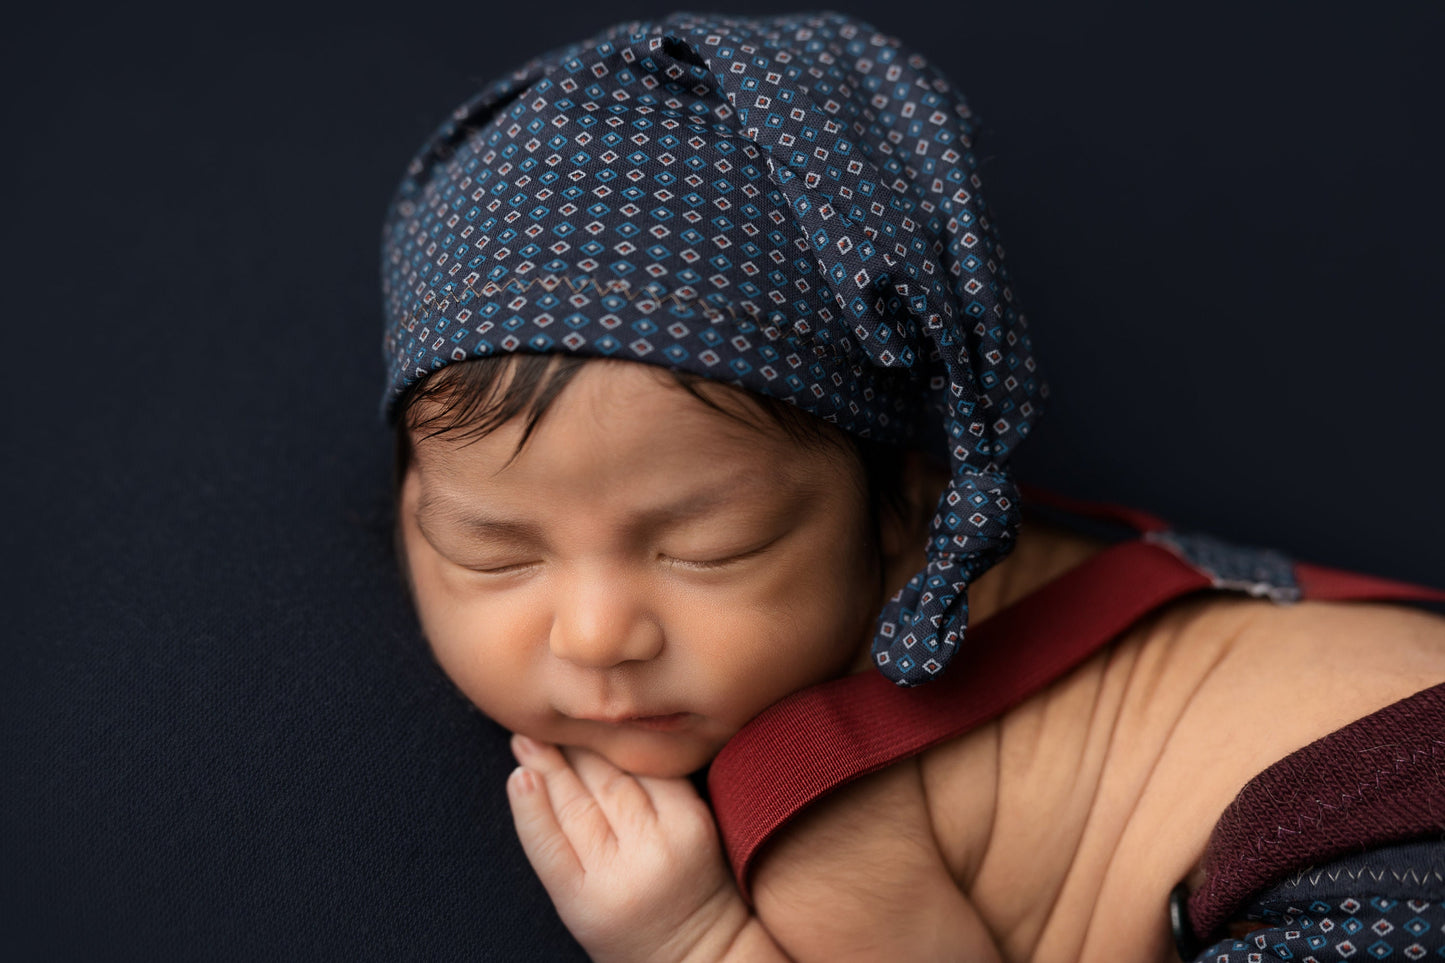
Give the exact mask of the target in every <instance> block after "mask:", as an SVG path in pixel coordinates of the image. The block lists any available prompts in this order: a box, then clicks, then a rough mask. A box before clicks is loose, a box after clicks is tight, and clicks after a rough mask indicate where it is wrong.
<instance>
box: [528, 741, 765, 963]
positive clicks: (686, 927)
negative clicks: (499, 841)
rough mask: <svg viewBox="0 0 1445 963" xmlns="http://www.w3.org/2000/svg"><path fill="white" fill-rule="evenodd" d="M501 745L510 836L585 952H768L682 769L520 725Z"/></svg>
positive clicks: (632, 955)
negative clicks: (644, 764) (620, 756)
mask: <svg viewBox="0 0 1445 963" xmlns="http://www.w3.org/2000/svg"><path fill="white" fill-rule="evenodd" d="M512 752H513V753H514V754H515V755H516V757H517V760H518V761H519V762H520V763H521V764H522V765H521V766H520V767H519V768H518V769H517V770H516V771H515V772H513V773H512V775H511V777H510V778H509V779H508V780H507V795H508V798H509V800H510V802H511V805H512V818H513V820H514V821H515V822H516V825H517V835H518V836H519V837H520V838H521V840H522V848H523V850H525V851H526V853H527V858H528V859H529V860H530V861H531V863H532V868H533V869H535V870H536V871H537V875H538V876H539V877H540V878H541V880H542V885H543V886H545V887H546V888H547V893H548V894H549V895H550V896H551V897H552V903H553V904H554V905H555V906H556V907H557V912H558V914H559V915H560V916H561V917H562V922H563V923H565V924H566V925H567V928H568V929H569V930H571V931H572V935H573V936H575V937H576V938H577V941H578V942H579V943H581V944H582V946H583V947H584V948H585V949H586V950H587V952H588V954H589V955H591V957H592V959H593V960H594V961H599V963H601V961H614V960H615V961H619V963H633V961H639V960H647V961H652V960H659V961H669V960H676V961H679V963H681V961H686V963H694V961H699V963H700V961H713V960H721V959H724V958H725V957H727V956H728V955H729V954H730V953H732V954H737V955H738V956H739V957H741V958H748V959H759V958H768V957H769V956H772V954H773V952H775V951H774V950H772V949H771V940H768V939H767V934H766V932H765V931H763V930H762V927H761V925H760V924H758V922H757V920H756V919H754V918H753V917H752V916H751V914H750V913H749V912H748V909H747V906H746V904H744V903H743V900H742V896H741V895H740V894H739V893H738V891H737V888H736V887H735V886H734V885H733V882H732V878H731V877H730V876H729V875H728V871H727V867H726V865H725V864H724V863H723V858H722V850H721V848H720V847H719V845H718V837H717V830H716V829H715V828H714V825H713V819H712V813H710V812H709V811H708V808H707V805H706V804H705V803H704V802H703V801H702V800H701V799H700V798H698V795H697V793H696V792H695V791H694V790H693V788H692V786H690V785H689V784H688V783H687V781H686V780H684V779H655V778H650V777H645V776H633V775H631V774H630V773H626V772H623V771H622V770H621V769H618V768H617V767H616V766H614V765H612V764H611V763H610V762H608V761H607V760H606V759H603V758H602V757H601V756H599V755H597V754H596V753H594V752H588V751H587V750H584V749H568V750H566V752H565V755H564V753H563V752H561V751H558V750H557V749H556V748H555V747H553V746H549V745H545V744H542V743H539V742H535V741H534V740H531V739H528V738H526V737H525V736H514V737H513V739H512ZM758 951H762V954H764V955H759V952H758ZM779 955H780V954H779Z"/></svg>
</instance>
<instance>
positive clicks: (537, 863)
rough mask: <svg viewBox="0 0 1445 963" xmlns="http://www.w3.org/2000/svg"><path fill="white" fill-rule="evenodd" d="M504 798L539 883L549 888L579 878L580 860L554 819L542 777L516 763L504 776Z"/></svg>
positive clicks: (581, 871)
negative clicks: (505, 786) (514, 767)
mask: <svg viewBox="0 0 1445 963" xmlns="http://www.w3.org/2000/svg"><path fill="white" fill-rule="evenodd" d="M507 801H508V802H509V803H511V806H512V824H513V825H514V826H516V827H517V838H518V839H519V840H521V842H522V851H523V852H524V853H526V854H527V861H528V862H529V863H531V864H532V868H533V869H534V870H536V871H537V876H538V878H539V879H541V880H542V884H543V885H544V886H546V887H547V888H548V890H551V889H552V888H553V886H554V885H558V886H563V887H568V883H569V882H571V881H574V880H576V879H578V878H579V877H580V876H581V875H582V874H583V872H584V870H583V867H582V863H581V861H580V860H579V859H578V858H577V853H576V851H575V850H573V848H572V844H571V843H570V842H569V841H568V840H567V834H566V833H564V832H563V831H562V827H561V825H560V824H558V822H557V815H556V813H554V812H553V811H552V803H551V801H550V800H549V799H548V798H547V784H546V783H545V782H544V781H543V779H542V777H541V776H539V775H538V774H537V773H535V772H532V771H531V770H529V769H526V768H523V767H522V766H518V767H517V768H516V769H514V770H513V771H512V774H511V775H510V776H508V777H507ZM568 888H570V887H568Z"/></svg>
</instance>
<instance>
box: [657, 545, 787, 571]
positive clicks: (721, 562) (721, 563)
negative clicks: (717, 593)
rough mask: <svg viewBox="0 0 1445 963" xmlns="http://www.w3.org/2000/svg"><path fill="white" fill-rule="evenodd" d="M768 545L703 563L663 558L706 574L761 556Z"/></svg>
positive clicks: (668, 557) (670, 557)
mask: <svg viewBox="0 0 1445 963" xmlns="http://www.w3.org/2000/svg"><path fill="white" fill-rule="evenodd" d="M770 545H772V542H768V543H767V545H759V546H758V547H757V548H750V549H748V550H747V551H746V552H738V553H737V554H735V555H729V556H727V557H726V558H712V559H706V560H704V561H691V560H689V559H685V558H673V557H672V556H664V557H665V558H667V559H668V561H669V562H671V563H672V564H673V565H676V566H679V567H680V568H687V569H692V570H694V571H702V572H706V571H710V570H712V569H717V568H724V567H725V566H728V565H731V564H733V563H734V562H741V561H743V560H744V559H748V558H752V557H753V556H754V555H758V554H761V553H762V552H763V551H764V550H765V549H767V548H768V547H769V546H770Z"/></svg>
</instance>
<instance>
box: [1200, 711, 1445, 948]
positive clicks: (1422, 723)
mask: <svg viewBox="0 0 1445 963" xmlns="http://www.w3.org/2000/svg"><path fill="white" fill-rule="evenodd" d="M1442 831H1445V683H1442V684H1440V685H1437V686H1434V687H1432V688H1429V689H1425V690H1424V691H1422V692H1419V693H1416V694H1415V695H1413V696H1411V697H1409V698H1408V699H1403V700H1401V701H1399V702H1396V703H1395V704H1393V705H1390V706H1386V707H1385V708H1383V709H1381V710H1380V711H1379V712H1376V713H1374V714H1373V715H1369V716H1366V717H1365V718H1363V719H1360V720H1357V721H1355V722H1353V723H1351V724H1350V725H1348V726H1346V727H1345V728H1343V729H1340V730H1338V731H1336V732H1332V733H1330V734H1329V735H1327V736H1325V737H1324V738H1323V739H1320V740H1318V741H1317V742H1312V743H1310V744H1309V745H1308V746H1305V747H1304V748H1303V749H1300V750H1299V751H1298V752H1295V753H1292V754H1290V755H1289V756H1286V757H1285V758H1284V759H1281V760H1280V761H1279V762H1277V763H1275V764H1274V765H1272V766H1270V767H1269V768H1268V769H1266V770H1265V771H1264V772H1262V773H1260V774H1259V775H1258V776H1255V777H1254V779H1252V780H1251V781H1250V782H1249V783H1248V784H1247V785H1246V786H1245V787H1244V789H1242V790H1241V791H1240V793H1239V795H1238V796H1237V797H1236V798H1235V800H1234V802H1233V803H1231V804H1230V806H1229V808H1228V809H1226V810H1225V811H1224V815H1223V816H1222V817H1220V820H1219V823H1218V824H1217V825H1216V826H1215V827H1214V834H1213V835H1212V836H1211V837H1210V840H1209V844H1208V847H1207V848H1206V850H1205V854H1204V867H1203V868H1204V874H1205V881H1204V885H1202V886H1201V887H1200V888H1199V889H1198V890H1196V891H1195V892H1194V893H1193V895H1191V896H1190V898H1189V918H1190V920H1191V922H1192V924H1193V927H1194V932H1195V935H1196V936H1197V937H1199V938H1200V939H1201V940H1203V941H1206V942H1207V941H1208V940H1209V939H1210V938H1211V937H1212V936H1213V934H1214V933H1215V931H1216V930H1218V929H1219V928H1220V927H1221V926H1223V925H1224V924H1225V923H1227V922H1228V921H1229V920H1230V919H1232V918H1233V916H1234V915H1235V913H1236V911H1237V910H1238V909H1239V908H1240V906H1242V905H1243V904H1244V902H1245V901H1246V900H1248V899H1249V897H1250V896H1252V895H1253V894H1254V893H1256V892H1258V891H1259V890H1261V889H1263V888H1265V887H1266V886H1268V885H1269V884H1271V883H1273V882H1275V881H1276V880H1278V879H1280V878H1281V877H1283V876H1285V875H1287V874H1288V873H1289V872H1290V871H1291V870H1294V869H1297V868H1298V867H1300V866H1305V865H1308V864H1310V863H1317V862H1321V861H1324V860H1328V859H1332V858H1335V857H1337V856H1341V855H1344V854H1347V853H1353V852H1359V851H1361V850H1364V849H1368V848H1370V847H1372V846H1379V845H1382V844H1384V843H1390V842H1401V841H1404V840H1407V839H1410V838H1412V837H1416V836H1422V835H1426V834H1429V833H1440V832H1442Z"/></svg>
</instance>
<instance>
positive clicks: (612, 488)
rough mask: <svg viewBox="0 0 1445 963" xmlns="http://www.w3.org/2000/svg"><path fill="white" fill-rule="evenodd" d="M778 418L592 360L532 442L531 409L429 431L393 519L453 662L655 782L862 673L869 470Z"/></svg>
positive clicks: (873, 596)
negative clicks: (472, 435)
mask: <svg viewBox="0 0 1445 963" xmlns="http://www.w3.org/2000/svg"><path fill="white" fill-rule="evenodd" d="M764 420H765V418H764V416H761V415H758V414H756V413H753V414H752V421H753V422H755V423H757V424H758V425H759V427H752V426H750V425H749V424H743V423H741V422H739V421H738V420H737V419H735V418H730V417H728V416H726V415H724V414H722V413H719V412H717V411H714V410H712V409H710V408H708V407H707V406H706V405H704V404H702V403H701V402H699V401H698V400H696V399H695V398H692V397H691V396H690V395H688V394H687V393H686V392H685V391H683V390H682V389H681V388H679V387H678V386H677V385H676V384H675V383H673V382H672V380H671V379H670V377H669V376H668V374H667V373H666V372H663V371H658V370H654V369H652V368H648V367H645V366H643V365H638V364H628V363H597V364H588V365H585V366H583V368H582V369H581V370H580V371H579V372H578V373H577V375H576V376H575V378H574V379H573V381H572V382H571V384H570V385H569V386H568V387H567V388H566V390H565V391H563V392H562V394H561V395H560V396H559V397H558V398H557V399H556V400H555V401H554V402H553V404H552V407H551V408H550V409H549V410H548V412H547V413H546V414H545V415H544V416H543V418H542V420H541V422H540V423H539V424H538V426H537V429H536V430H535V432H534V433H533V435H532V437H531V438H530V439H529V440H528V442H527V444H526V446H525V447H524V448H522V450H521V452H520V453H519V454H518V453H517V452H516V449H517V444H518V442H519V440H520V438H521V433H522V426H521V425H520V424H518V423H516V421H514V422H512V423H508V424H505V425H503V426H502V427H501V428H499V429H498V430H496V431H495V432H493V433H491V434H489V435H487V436H486V437H483V438H482V439H480V440H477V441H474V442H471V443H470V444H468V443H466V442H464V441H463V442H458V441H457V440H455V439H454V438H449V437H447V436H442V437H440V438H436V439H430V440H425V441H418V442H416V444H415V447H414V452H415V457H414V458H413V459H412V464H411V467H410V469H409V470H408V472H407V475H406V476H405V478H404V480H403V484H402V489H401V499H400V513H401V518H400V524H401V532H402V538H403V545H404V548H405V555H406V564H407V565H408V567H409V570H410V576H411V580H412V584H413V588H414V591H415V598H416V604H417V608H418V612H419V615H420V618H421V622H422V628H423V630H424V632H425V633H426V637H427V639H428V640H429V642H430V644H431V646H432V649H433V651H434V652H435V653H436V657H437V660H438V661H439V662H440V664H441V666H442V668H443V669H444V670H445V671H446V673H447V674H448V675H449V676H450V677H451V678H452V680H453V681H454V682H456V684H457V685H458V686H459V687H460V688H461V690H462V691H463V692H464V693H466V695H467V696H468V697H469V698H470V699H471V700H472V701H473V702H474V703H476V705H477V706H478V707H479V708H480V709H481V710H482V711H483V712H485V713H486V714H487V715H488V716H490V717H491V718H493V719H495V720H496V721H497V722H499V723H501V724H502V725H503V726H506V727H507V728H508V729H511V730H513V731H515V732H521V733H524V734H526V735H528V736H531V737H533V738H536V739H540V740H544V741H547V742H552V743H558V744H561V745H569V746H581V747H585V748H588V749H592V750H594V751H596V752H598V753H600V754H602V755H603V756H605V757H607V758H608V759H609V760H611V761H612V762H613V763H614V764H616V765H618V766H620V767H621V768H624V769H627V770H630V771H632V772H636V773H640V774H647V775H659V776H678V775H683V774H685V773H688V772H691V771H693V770H695V769H697V768H699V767H701V766H702V765H704V764H705V763H706V762H708V761H709V760H710V759H712V757H713V756H714V755H716V753H717V751H718V750H719V749H720V748H721V747H722V745H723V743H725V742H726V741H727V740H728V738H729V737H730V736H732V734H733V733H735V732H736V731H737V730H738V729H739V728H740V727H741V726H742V725H743V724H744V723H746V722H747V721H748V720H749V719H751V718H752V717H753V716H755V715H757V714H758V712H760V711H761V710H762V709H764V708H765V707H767V706H768V705H770V704H771V703H773V702H775V701H777V700H778V699H780V698H782V697H783V696H785V695H787V694H788V693H790V692H793V691H795V690H797V689H800V688H802V687H804V686H807V685H810V684H812V683H815V682H819V681H822V680H824V679H827V678H829V677H832V676H835V675H838V674H840V673H842V672H844V671H846V670H847V669H849V668H850V667H851V666H852V665H853V664H854V663H855V661H856V660H858V659H859V658H860V656H861V655H862V654H863V653H864V652H866V649H867V645H868V641H869V640H870V639H871V636H872V627H873V619H874V617H875V615H876V612H877V610H878V607H879V605H880V603H881V598H880V587H879V586H880V575H879V570H878V561H877V549H876V546H875V545H874V543H873V533H872V531H871V527H872V526H871V523H870V519H869V510H868V499H867V494H866V491H865V484H864V479H863V473H862V469H861V466H860V465H859V464H858V461H857V458H856V456H854V455H853V454H852V453H851V452H850V451H847V450H845V449H843V448H842V447H841V446H835V445H831V444H824V445H816V446H800V445H799V444H798V443H797V442H796V441H794V440H792V439H790V438H789V437H788V436H787V435H786V434H785V433H784V432H783V431H782V430H780V429H777V428H775V427H773V426H772V425H766V426H764V425H763V424H762V422H763V421H764ZM514 456H515V457H514Z"/></svg>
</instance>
